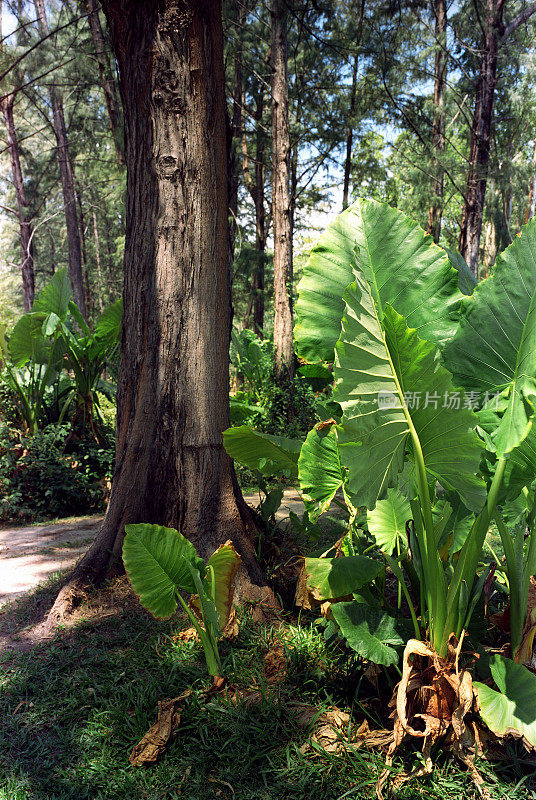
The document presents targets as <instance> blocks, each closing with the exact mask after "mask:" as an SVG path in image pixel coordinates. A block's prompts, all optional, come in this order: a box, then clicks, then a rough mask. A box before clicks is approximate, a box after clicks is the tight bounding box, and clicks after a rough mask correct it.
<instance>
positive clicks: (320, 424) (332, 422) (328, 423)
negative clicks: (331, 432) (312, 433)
mask: <svg viewBox="0 0 536 800" xmlns="http://www.w3.org/2000/svg"><path fill="white" fill-rule="evenodd" d="M332 425H337V420H336V419H333V417H330V419H324V420H322V422H317V423H316V425H315V428H316V429H317V431H323V430H324V428H331V426H332Z"/></svg>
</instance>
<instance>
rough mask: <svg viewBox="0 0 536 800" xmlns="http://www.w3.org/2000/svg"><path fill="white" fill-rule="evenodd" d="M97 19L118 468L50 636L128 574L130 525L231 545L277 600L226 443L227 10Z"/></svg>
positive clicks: (163, 8)
mask: <svg viewBox="0 0 536 800" xmlns="http://www.w3.org/2000/svg"><path fill="white" fill-rule="evenodd" d="M103 8H104V12H105V14H106V17H107V20H108V24H109V26H110V31H111V38H112V44H113V48H114V51H115V54H116V57H117V60H118V63H119V69H120V75H121V86H122V97H123V109H124V117H125V131H126V142H125V144H126V148H125V155H126V163H127V178H128V184H127V186H128V189H127V223H126V241H125V260H124V291H123V300H124V316H123V334H122V343H121V348H122V349H121V365H120V370H119V380H118V394H117V398H118V399H117V402H118V414H117V442H116V464H115V472H114V479H113V484H112V493H111V497H110V502H109V505H108V509H107V512H106V517H105V520H104V523H103V526H102V528H101V530H100V532H99V534H98V535H97V538H96V540H95V542H94V543H93V545H92V546H91V548H90V549H89V551H88V552H87V553H86V555H85V556H84V557H83V559H82V560H81V562H79V564H78V565H77V567H76V568H75V571H74V573H73V576H72V579H71V580H70V582H69V583H68V584H67V586H66V587H64V589H63V590H62V592H61V593H60V596H59V597H58V599H57V601H56V603H55V606H54V608H53V609H52V611H51V613H50V615H49V625H52V624H53V623H54V621H56V620H57V619H58V617H59V618H61V616H62V614H63V613H65V611H66V610H68V609H69V607H70V606H71V604H72V602H73V598H76V596H77V592H78V590H79V587H80V586H81V585H83V584H84V583H86V582H87V581H95V580H98V579H99V578H102V576H103V575H104V574H105V573H106V572H107V570H108V569H109V568H110V567H113V566H114V565H117V566H120V564H121V547H122V542H123V537H124V526H125V524H126V523H129V522H142V521H143V522H150V523H159V524H162V525H166V526H170V527H174V528H177V529H179V530H181V531H182V533H183V534H184V535H185V536H186V537H187V538H188V539H190V541H191V542H193V544H194V545H195V547H196V548H197V551H198V553H199V554H200V555H201V556H205V557H206V556H208V555H209V554H210V553H212V551H213V550H214V549H215V548H216V547H217V546H218V545H220V544H221V543H222V542H224V541H225V540H226V539H232V540H233V542H234V544H235V547H236V549H237V550H238V551H239V552H240V554H241V556H242V560H243V567H242V570H241V573H240V574H239V579H238V588H239V593H240V594H241V596H242V597H244V596H250V597H251V596H253V599H255V598H257V599H259V597H265V598H266V597H270V592H269V590H268V589H267V587H266V586H264V585H262V584H263V575H262V573H261V570H260V568H259V566H258V564H257V562H256V558H255V549H254V544H253V540H252V534H253V526H252V520H251V516H250V512H249V510H248V508H247V506H246V505H245V503H244V501H243V498H242V496H241V493H240V490H239V488H238V485H237V482H236V477H235V474H234V469H233V464H232V461H231V459H230V458H229V456H228V455H227V453H226V452H225V450H224V448H223V445H222V431H223V430H225V428H227V427H228V426H229V340H230V330H231V302H230V269H229V264H230V253H229V238H228V216H227V214H228V183H227V147H226V144H227V142H226V127H225V78H224V69H223V32H222V20H221V5H220V2H218V0H204V2H199V0H161V2H158V3H153V2H149V0H145V2H140V1H139V0H105V1H104V3H103ZM252 582H253V583H254V584H258V585H257V586H252ZM248 593H249V595H248ZM272 599H273V596H272Z"/></svg>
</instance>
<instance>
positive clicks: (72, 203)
mask: <svg viewBox="0 0 536 800" xmlns="http://www.w3.org/2000/svg"><path fill="white" fill-rule="evenodd" d="M34 5H35V11H36V14H37V25H38V28H39V34H40V36H41V37H42V38H44V37H45V36H47V34H48V33H49V29H48V22H47V17H46V12H45V4H44V0H34ZM50 102H51V105H52V115H53V118H54V134H55V136H56V143H57V148H58V164H59V168H60V178H61V188H62V193H63V204H64V207H65V224H66V227H67V247H68V250H69V278H70V280H71V286H72V289H73V296H74V301H75V303H76V305H77V306H78V308H79V309H80V312H81V314H82V315H83V316H84V317H86V316H87V312H86V299H85V293H84V277H83V274H82V253H81V246H80V231H79V230H78V221H77V214H76V196H75V191H74V176H73V167H72V163H71V157H70V154H69V146H68V143H67V129H66V127H65V117H64V114H63V102H62V99H61V96H60V94H59V93H58V90H57V88H56V87H55V86H54V84H51V86H50Z"/></svg>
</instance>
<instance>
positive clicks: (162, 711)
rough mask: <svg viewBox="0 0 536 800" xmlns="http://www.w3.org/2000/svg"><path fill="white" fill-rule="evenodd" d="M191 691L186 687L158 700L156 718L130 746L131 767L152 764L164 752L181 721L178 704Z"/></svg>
mask: <svg viewBox="0 0 536 800" xmlns="http://www.w3.org/2000/svg"><path fill="white" fill-rule="evenodd" d="M191 693H192V690H191V689H187V690H186V691H185V692H183V693H182V694H180V695H179V696H178V697H174V698H172V699H170V698H169V697H168V698H166V699H165V700H159V701H158V719H157V721H156V722H155V724H154V725H153V726H152V727H151V728H149V730H148V731H147V733H146V734H145V736H144V737H143V738H142V739H141V740H140V741H139V742H138V744H137V745H135V746H134V747H133V748H132V752H131V754H130V756H129V758H128V760H129V761H130V763H131V764H132V766H133V767H142V766H143V765H144V764H154V762H155V761H156V760H157V758H158V757H159V756H160V755H161V753H163V752H164V750H165V747H166V745H167V743H168V741H169V740H170V739H171V737H172V736H173V734H174V733H175V732H176V730H177V728H178V727H179V725H180V721H181V712H180V704H181V703H182V701H183V700H186V698H187V697H189V696H190V695H191Z"/></svg>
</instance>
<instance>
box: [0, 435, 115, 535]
mask: <svg viewBox="0 0 536 800" xmlns="http://www.w3.org/2000/svg"><path fill="white" fill-rule="evenodd" d="M69 433H70V428H69V426H68V425H49V426H47V427H46V428H44V429H43V430H40V431H37V432H36V433H35V434H34V435H33V436H27V435H24V434H22V433H21V432H20V431H18V430H16V429H15V428H12V427H9V426H7V425H2V426H1V427H0V517H1V518H2V519H10V520H17V521H23V520H24V521H32V520H42V519H46V518H55V517H65V516H70V515H73V514H87V513H93V512H97V511H100V510H101V509H102V508H103V506H104V501H105V499H106V494H107V491H106V490H107V486H108V485H109V478H110V475H111V470H112V464H113V448H108V449H106V448H102V447H100V446H99V445H98V444H97V443H96V442H88V441H74V440H73V439H72V438H71V439H69Z"/></svg>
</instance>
